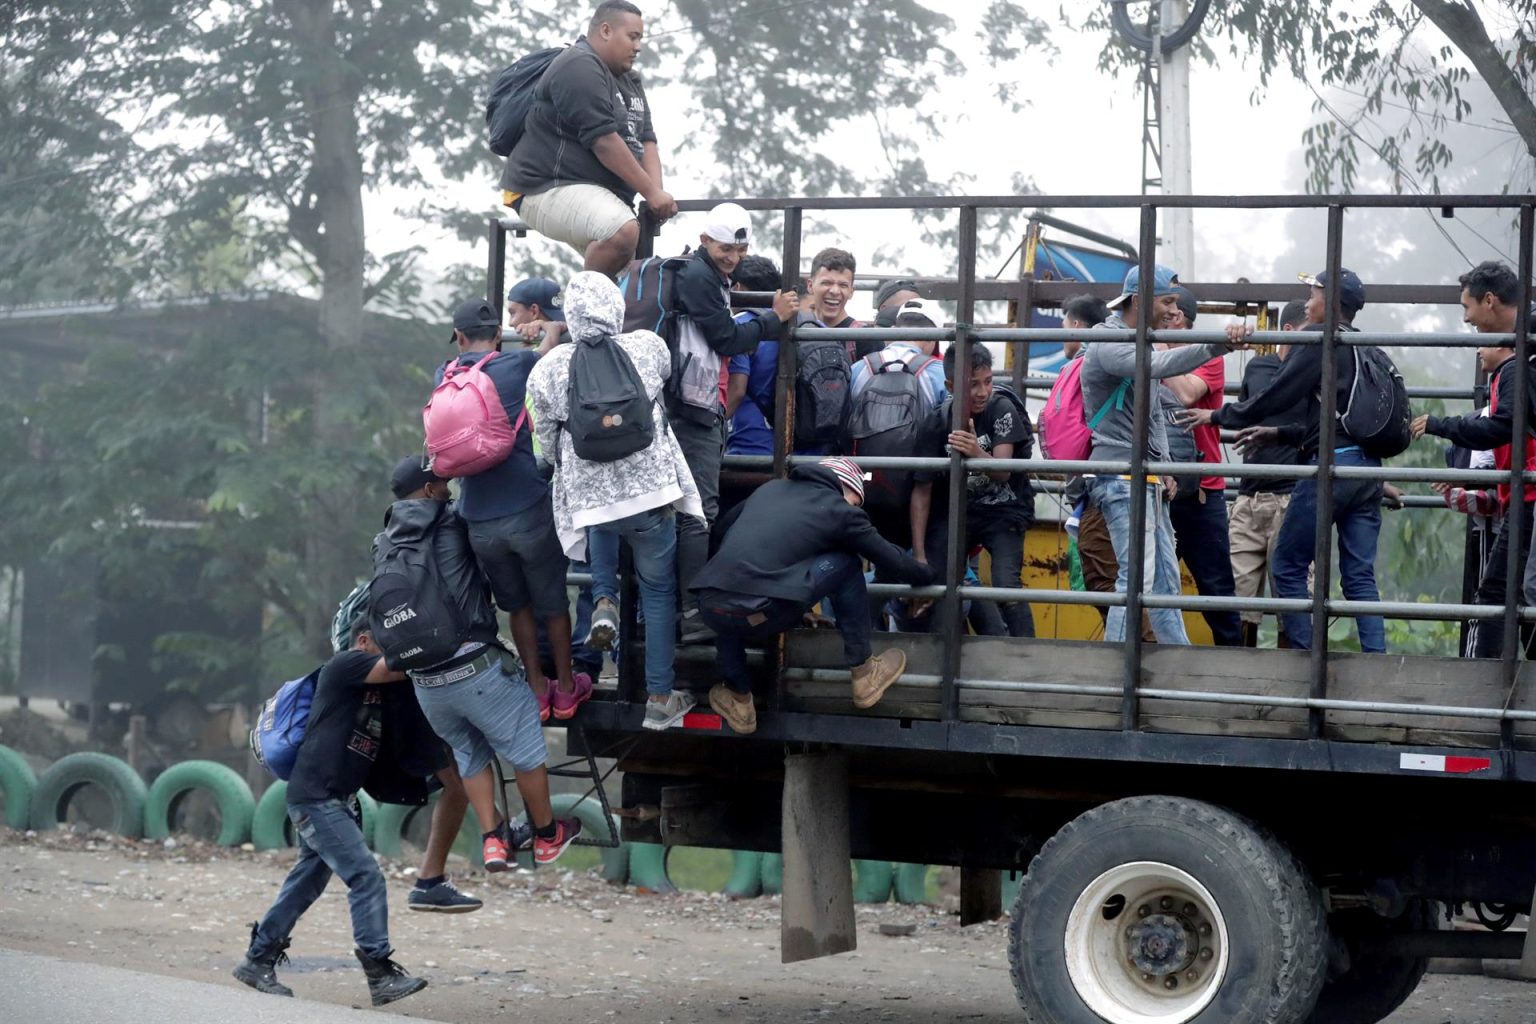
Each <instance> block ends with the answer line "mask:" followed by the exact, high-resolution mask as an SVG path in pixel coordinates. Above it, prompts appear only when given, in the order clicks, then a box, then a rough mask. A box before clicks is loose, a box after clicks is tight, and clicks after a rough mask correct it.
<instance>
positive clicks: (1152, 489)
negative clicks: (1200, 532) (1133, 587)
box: [1092, 476, 1189, 644]
mask: <svg viewBox="0 0 1536 1024" xmlns="http://www.w3.org/2000/svg"><path fill="white" fill-rule="evenodd" d="M1092 495H1093V503H1094V504H1095V505H1097V506H1098V508H1099V512H1100V514H1102V515H1103V516H1104V525H1105V526H1106V527H1108V528H1109V541H1110V543H1111V544H1112V545H1114V549H1115V561H1117V562H1119V563H1120V571H1119V573H1118V574H1117V575H1116V576H1115V592H1116V593H1117V594H1123V593H1125V592H1126V589H1127V588H1128V587H1129V586H1130V553H1131V482H1130V481H1129V480H1122V479H1121V478H1120V477H1117V476H1111V477H1103V476H1100V477H1094V479H1093V485H1092ZM1149 583H1150V584H1151V589H1148V586H1147V585H1148V584H1149ZM1142 592H1143V593H1148V594H1168V595H1176V594H1178V593H1179V556H1178V554H1177V552H1176V551H1175V550H1174V541H1173V524H1172V523H1171V522H1170V521H1169V519H1168V502H1167V501H1166V500H1164V498H1163V488H1162V486H1161V485H1159V484H1152V485H1149V486H1148V487H1147V520H1146V557H1145V558H1144V559H1143V561H1142ZM1147 618H1148V619H1149V620H1151V622H1152V632H1154V633H1156V634H1157V642H1158V643H1162V644H1187V643H1189V635H1188V634H1187V633H1185V632H1184V616H1183V614H1182V613H1181V612H1180V611H1179V610H1178V609H1177V608H1148V609H1147ZM1104 639H1105V640H1108V641H1109V642H1111V643H1119V642H1120V641H1123V640H1124V639H1125V608H1124V607H1119V608H1111V609H1110V610H1109V618H1108V619H1107V620H1106V621H1105V623H1104Z"/></svg>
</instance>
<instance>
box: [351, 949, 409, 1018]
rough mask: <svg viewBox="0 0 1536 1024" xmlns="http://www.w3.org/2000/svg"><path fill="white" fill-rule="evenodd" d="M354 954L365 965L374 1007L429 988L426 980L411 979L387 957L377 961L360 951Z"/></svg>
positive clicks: (355, 951) (364, 968)
mask: <svg viewBox="0 0 1536 1024" xmlns="http://www.w3.org/2000/svg"><path fill="white" fill-rule="evenodd" d="M352 952H353V954H354V955H355V956H356V957H357V962H358V963H360V964H362V965H363V973H364V974H366V975H368V995H369V997H370V998H371V999H372V1000H373V1005H374V1006H384V1005H385V1004H387V1003H393V1002H394V1001H395V1000H397V999H404V998H405V997H406V996H409V995H414V994H415V993H417V992H420V991H421V990H422V989H424V988H426V987H427V979H426V978H413V977H411V975H410V972H408V971H407V970H406V969H405V968H404V967H401V966H400V965H399V964H397V963H395V962H394V961H393V960H391V959H390V958H389V957H387V956H386V957H382V958H380V959H378V960H375V959H373V958H372V957H370V956H365V955H364V954H363V951H362V950H360V949H354V950H353V951H352Z"/></svg>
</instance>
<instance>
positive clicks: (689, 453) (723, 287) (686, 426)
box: [667, 203, 799, 642]
mask: <svg viewBox="0 0 1536 1024" xmlns="http://www.w3.org/2000/svg"><path fill="white" fill-rule="evenodd" d="M751 246H752V220H751V218H750V217H749V216H748V214H747V211H746V210H744V209H743V208H742V207H741V206H740V205H739V204H737V203H721V204H720V205H719V206H716V207H715V208H714V209H713V210H710V211H709V213H708V214H707V215H706V216H705V221H704V225H703V228H702V230H701V231H700V233H699V248H698V249H697V250H695V251H694V254H693V258H692V259H691V260H689V261H688V265H687V266H686V267H684V268H683V269H682V270H681V271H680V272H679V273H678V275H677V305H678V310H679V312H681V313H682V314H683V315H682V316H680V317H679V318H678V339H677V349H678V350H677V358H676V360H675V363H674V371H673V373H674V378H675V379H674V380H672V381H671V382H669V384H668V388H667V390H668V407H667V412H668V418H669V420H670V422H671V424H672V432H673V433H674V434H675V435H677V440H678V443H679V444H681V445H682V448H683V455H684V456H685V457H686V458H687V459H688V468H689V470H690V471H691V472H692V473H693V482H694V484H695V486H697V487H698V489H699V497H700V498H701V499H702V500H703V502H704V518H703V519H698V518H696V517H695V516H691V515H688V514H686V513H684V514H682V515H680V516H678V517H677V574H678V584H679V589H680V591H681V592H682V593H683V595H684V598H683V609H682V613H683V615H682V636H683V640H684V641H685V642H693V641H698V640H706V639H708V638H709V631H708V630H707V629H704V628H703V627H702V625H701V623H700V621H699V607H698V603H697V602H696V601H695V600H694V599H693V597H692V595H691V593H690V592H689V590H688V587H689V585H690V584H691V583H692V582H693V577H694V576H696V575H697V574H698V572H699V570H700V569H702V568H703V567H704V562H705V561H706V560H707V559H708V558H709V524H710V523H712V522H714V521H715V515H716V513H718V512H719V510H720V460H721V458H722V457H723V456H724V455H725V435H726V417H725V392H726V384H727V376H726V363H725V360H726V359H728V358H729V357H731V356H736V355H744V354H746V353H748V352H751V351H752V350H753V349H755V348H756V347H757V343H758V342H760V341H762V340H763V339H764V338H777V337H778V336H779V332H780V330H781V329H782V327H783V325H784V323H785V322H786V321H788V320H789V319H790V318H792V317H793V316H794V313H795V309H796V308H797V306H798V305H799V298H798V297H797V296H796V295H795V293H794V292H793V291H792V290H785V291H781V292H779V293H778V295H776V296H775V297H774V300H773V308H772V309H770V310H766V311H764V313H763V314H762V315H761V316H759V317H757V318H755V319H752V320H748V321H746V322H745V323H737V322H736V319H735V317H734V316H733V315H732V314H731V271H733V270H735V269H736V265H737V264H738V263H740V262H741V258H742V257H743V256H745V255H746V254H747V251H748V250H749V249H750V248H751Z"/></svg>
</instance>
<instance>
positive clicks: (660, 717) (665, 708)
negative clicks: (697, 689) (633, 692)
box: [640, 690, 696, 730]
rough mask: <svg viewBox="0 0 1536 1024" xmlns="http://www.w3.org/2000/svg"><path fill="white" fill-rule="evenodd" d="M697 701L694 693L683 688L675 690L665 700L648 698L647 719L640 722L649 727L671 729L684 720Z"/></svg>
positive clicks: (646, 704)
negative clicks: (684, 690) (686, 691)
mask: <svg viewBox="0 0 1536 1024" xmlns="http://www.w3.org/2000/svg"><path fill="white" fill-rule="evenodd" d="M695 703H696V702H695V701H694V699H693V694H691V693H684V692H683V691H682V690H673V691H672V693H671V694H670V695H669V696H668V697H667V699H666V700H664V701H654V700H646V702H645V721H643V722H641V723H640V724H641V725H643V726H645V727H646V728H647V729H657V730H661V729H671V728H672V727H673V726H675V725H678V724H679V723H681V722H682V720H683V716H684V715H686V714H687V713H688V712H690V711H692V710H693V705H694V704H695Z"/></svg>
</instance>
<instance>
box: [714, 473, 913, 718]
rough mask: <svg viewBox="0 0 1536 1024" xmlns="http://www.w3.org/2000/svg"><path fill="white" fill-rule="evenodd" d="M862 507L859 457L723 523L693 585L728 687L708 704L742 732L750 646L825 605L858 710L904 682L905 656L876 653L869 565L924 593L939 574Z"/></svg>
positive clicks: (774, 487)
mask: <svg viewBox="0 0 1536 1024" xmlns="http://www.w3.org/2000/svg"><path fill="white" fill-rule="evenodd" d="M863 503H864V472H863V471H862V470H861V469H859V467H858V466H857V465H856V464H855V463H854V462H853V461H852V460H851V459H844V458H828V459H822V460H821V462H820V463H818V464H816V465H814V466H797V467H796V468H795V469H793V470H792V471H791V472H790V474H789V479H787V480H773V481H770V482H768V483H766V484H764V485H763V486H762V487H759V488H758V489H757V490H756V491H755V492H753V494H752V497H750V498H748V499H747V500H746V501H745V502H743V503H742V504H740V505H738V506H737V507H736V508H734V509H732V510H731V512H730V514H729V515H730V516H731V517H734V518H733V519H731V518H728V519H725V520H722V526H723V527H724V537H723V539H722V540H721V542H720V550H719V551H718V552H717V553H716V554H715V557H714V558H712V559H710V560H709V563H708V564H707V565H705V566H704V569H703V571H702V572H700V573H699V575H698V576H697V577H696V578H695V579H694V584H693V586H694V590H695V591H696V592H697V593H698V597H699V612H700V614H701V615H702V616H703V617H704V621H705V622H706V623H708V624H709V626H710V628H711V629H713V630H714V631H715V633H716V640H715V645H716V647H715V664H716V666H717V667H718V668H719V669H720V674H721V675H722V676H723V677H724V679H725V682H723V683H720V684H718V685H716V686H714V687H713V688H711V689H710V691H709V706H710V707H711V708H713V709H714V711H715V712H716V713H717V714H718V715H720V717H722V718H724V719H725V721H726V723H727V724H728V725H730V727H731V729H732V730H734V731H735V732H738V733H741V734H743V735H745V734H747V733H751V732H753V731H755V730H756V729H757V710H756V709H755V708H754V707H753V705H752V675H751V673H750V672H749V671H748V669H747V644H748V643H749V642H752V643H763V642H765V641H767V640H770V639H772V638H773V637H775V636H777V635H778V634H780V633H782V632H784V631H785V630H786V629H790V628H792V627H793V626H795V625H796V624H797V623H799V622H800V621H801V619H802V618H803V617H804V616H805V614H806V613H807V612H808V611H810V609H812V608H813V607H815V605H816V604H817V603H818V602H820V601H821V600H822V599H823V598H827V599H829V600H830V601H831V603H832V612H833V614H834V615H835V616H836V618H837V628H838V630H839V632H841V633H842V635H843V652H844V654H845V655H846V656H847V664H848V667H849V670H850V671H851V673H852V676H853V703H854V706H855V707H859V708H870V707H874V706H875V704H877V703H878V702H879V700H880V698H881V697H882V696H883V695H884V694H885V691H886V690H887V689H889V688H890V686H891V684H892V683H894V682H896V680H897V679H899V678H901V673H902V671H903V670H904V669H905V668H906V666H907V656H906V655H905V654H903V653H902V652H901V651H900V650H898V649H895V648H892V649H890V650H885V651H882V652H880V653H879V654H873V653H872V651H871V650H870V635H871V632H872V629H873V627H872V625H871V622H870V609H869V596H868V591H867V590H866V589H865V585H864V563H863V559H865V558H868V559H869V560H870V561H871V562H873V563H874V564H875V566H876V567H877V568H879V569H883V570H884V571H885V573H886V574H888V575H890V576H893V577H895V578H896V579H899V580H902V581H904V582H907V583H912V584H915V585H917V586H927V585H928V584H930V583H932V582H933V581H934V579H935V573H934V571H933V570H932V569H931V568H929V567H928V566H926V565H923V564H922V563H920V562H917V561H915V560H914V559H913V558H912V557H911V556H910V555H908V554H907V553H906V552H904V551H902V550H901V549H900V548H898V547H896V546H895V545H894V544H891V543H890V542H889V541H887V540H885V539H883V538H882V537H881V536H880V534H878V533H877V532H875V527H874V525H873V524H872V523H871V522H870V521H869V516H868V515H866V514H865V512H864V510H863V509H862V508H861V506H862V505H863Z"/></svg>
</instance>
